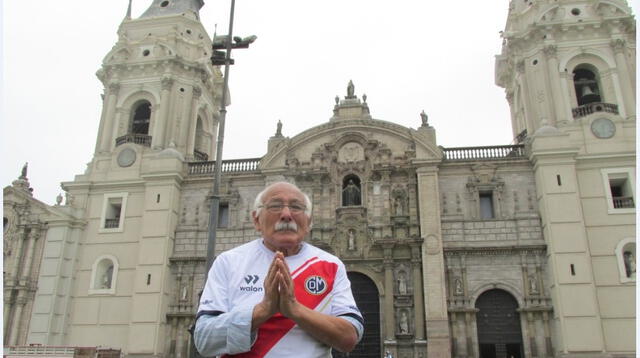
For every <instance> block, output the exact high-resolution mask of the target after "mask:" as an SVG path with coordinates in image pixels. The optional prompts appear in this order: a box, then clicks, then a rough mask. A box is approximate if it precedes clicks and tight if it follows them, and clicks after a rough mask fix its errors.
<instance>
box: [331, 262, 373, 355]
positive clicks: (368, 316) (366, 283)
mask: <svg viewBox="0 0 640 358" xmlns="http://www.w3.org/2000/svg"><path fill="white" fill-rule="evenodd" d="M347 276H349V280H350V281H351V291H352V292H353V298H354V299H355V300H356V304H357V305H358V309H360V312H361V313H362V316H363V318H364V335H363V336H362V340H361V341H360V343H358V345H357V346H356V348H355V349H354V350H353V351H352V352H351V353H341V352H338V351H336V350H335V349H334V350H333V351H332V352H331V353H332V354H333V357H349V358H380V356H381V354H380V343H381V342H380V295H379V294H378V288H377V287H376V284H375V283H374V282H373V281H372V280H371V279H370V278H369V277H367V276H366V275H363V274H361V273H358V272H349V273H347Z"/></svg>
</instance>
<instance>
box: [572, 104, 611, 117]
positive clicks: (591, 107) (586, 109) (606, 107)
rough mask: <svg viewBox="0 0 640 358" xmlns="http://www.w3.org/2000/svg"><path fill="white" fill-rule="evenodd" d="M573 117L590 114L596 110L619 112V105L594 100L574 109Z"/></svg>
mask: <svg viewBox="0 0 640 358" xmlns="http://www.w3.org/2000/svg"><path fill="white" fill-rule="evenodd" d="M572 112H573V118H576V119H577V118H580V117H585V116H588V115H590V114H592V113H595V112H607V113H613V114H618V105H617V104H613V103H604V102H592V103H587V104H583V105H582V106H579V107H576V108H574V109H572Z"/></svg>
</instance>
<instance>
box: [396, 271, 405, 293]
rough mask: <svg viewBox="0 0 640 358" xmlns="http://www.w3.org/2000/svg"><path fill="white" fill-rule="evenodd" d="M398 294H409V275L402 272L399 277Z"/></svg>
mask: <svg viewBox="0 0 640 358" xmlns="http://www.w3.org/2000/svg"><path fill="white" fill-rule="evenodd" d="M398 293H399V294H401V295H406V294H407V275H406V274H405V273H404V271H401V272H400V274H399V275H398Z"/></svg>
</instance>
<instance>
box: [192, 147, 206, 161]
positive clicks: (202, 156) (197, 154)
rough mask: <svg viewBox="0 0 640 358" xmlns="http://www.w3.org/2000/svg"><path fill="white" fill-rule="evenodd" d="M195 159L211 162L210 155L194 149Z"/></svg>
mask: <svg viewBox="0 0 640 358" xmlns="http://www.w3.org/2000/svg"><path fill="white" fill-rule="evenodd" d="M193 158H194V159H195V160H197V161H199V162H206V161H207V160H209V154H207V153H204V152H201V151H199V150H195V149H194V150H193Z"/></svg>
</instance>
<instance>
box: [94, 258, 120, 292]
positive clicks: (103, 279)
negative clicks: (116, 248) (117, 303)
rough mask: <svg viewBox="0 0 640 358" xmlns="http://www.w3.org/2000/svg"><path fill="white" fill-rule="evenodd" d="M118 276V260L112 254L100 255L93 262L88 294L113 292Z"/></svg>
mask: <svg viewBox="0 0 640 358" xmlns="http://www.w3.org/2000/svg"><path fill="white" fill-rule="evenodd" d="M117 276H118V260H116V258H115V257H114V256H111V255H104V256H100V257H99V258H98V259H96V261H95V262H94V263H93V269H92V272H91V283H90V287H89V293H90V294H115V293H116V279H117Z"/></svg>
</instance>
